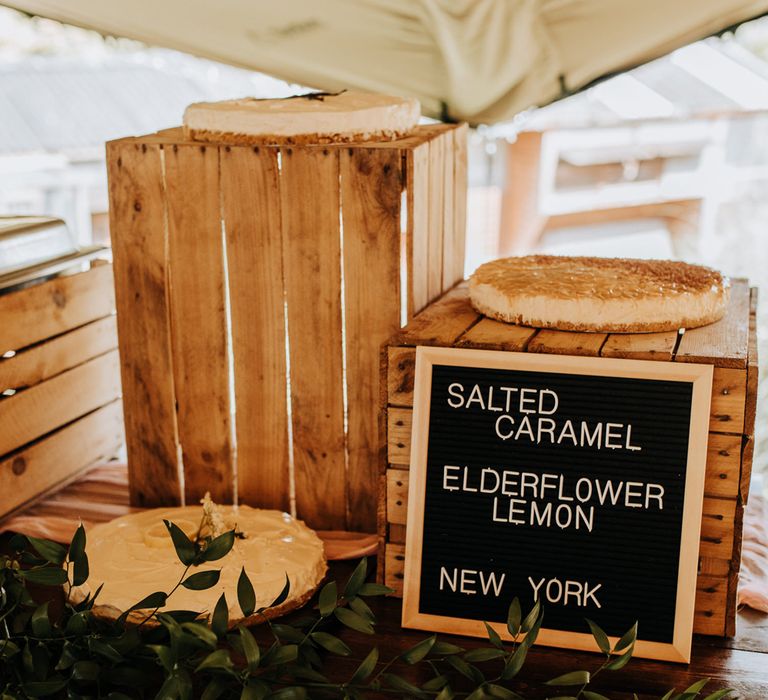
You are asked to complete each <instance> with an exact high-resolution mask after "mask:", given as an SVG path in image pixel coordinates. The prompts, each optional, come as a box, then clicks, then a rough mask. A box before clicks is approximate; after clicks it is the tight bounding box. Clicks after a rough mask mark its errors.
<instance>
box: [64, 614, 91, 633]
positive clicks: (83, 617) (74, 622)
mask: <svg viewBox="0 0 768 700" xmlns="http://www.w3.org/2000/svg"><path fill="white" fill-rule="evenodd" d="M90 614H91V612H90V610H83V611H82V612H79V613H75V614H74V615H72V617H70V618H69V620H67V625H66V627H65V631H66V633H67V634H72V635H75V636H78V637H79V636H81V635H83V634H85V633H86V632H87V631H88V616H89V615H90Z"/></svg>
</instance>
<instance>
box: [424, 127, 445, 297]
mask: <svg viewBox="0 0 768 700" xmlns="http://www.w3.org/2000/svg"><path fill="white" fill-rule="evenodd" d="M445 155H446V154H445V143H444V141H443V139H442V138H436V139H432V140H431V141H430V142H429V187H428V191H427V210H428V215H429V221H428V222H427V261H428V267H427V299H428V301H430V302H431V301H434V300H435V299H437V298H438V297H439V296H440V295H441V294H442V293H443V292H444V291H445V290H444V288H443V238H444V231H445V229H444V228H443V226H444V216H445V208H444V204H443V202H444V200H445V192H444V185H445Z"/></svg>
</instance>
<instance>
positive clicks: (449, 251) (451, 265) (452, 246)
mask: <svg viewBox="0 0 768 700" xmlns="http://www.w3.org/2000/svg"><path fill="white" fill-rule="evenodd" d="M454 131H455V129H454V130H453V131H447V132H446V133H444V134H443V135H442V136H440V138H439V139H437V140H439V141H441V142H442V144H443V225H442V230H441V236H440V238H441V245H442V247H443V251H442V255H441V257H442V263H443V269H442V273H441V280H442V282H441V285H440V286H441V292H447V291H448V290H449V289H451V288H452V287H453V286H454V285H455V284H456V283H457V282H460V281H461V280H463V279H464V275H463V274H459V275H457V274H456V268H457V263H458V260H457V258H461V259H462V260H463V258H464V251H463V250H462V249H461V248H460V247H459V245H458V243H459V242H458V240H457V236H458V233H457V230H456V222H455V221H454V214H455V211H456V203H455V199H454V188H453V169H454V148H453V137H454V133H453V132H454ZM462 272H463V271H462Z"/></svg>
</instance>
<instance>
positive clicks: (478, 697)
mask: <svg viewBox="0 0 768 700" xmlns="http://www.w3.org/2000/svg"><path fill="white" fill-rule="evenodd" d="M486 697H487V695H486V693H485V686H484V685H481V686H480V687H478V688H475V689H474V690H473V691H472V692H471V693H470V694H469V695H467V700H484V699H485V698H486Z"/></svg>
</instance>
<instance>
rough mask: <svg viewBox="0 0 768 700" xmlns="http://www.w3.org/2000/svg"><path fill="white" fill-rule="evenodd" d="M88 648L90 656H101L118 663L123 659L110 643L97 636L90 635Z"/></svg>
mask: <svg viewBox="0 0 768 700" xmlns="http://www.w3.org/2000/svg"><path fill="white" fill-rule="evenodd" d="M88 650H89V651H90V652H91V655H92V656H101V657H102V658H104V659H107V660H108V661H112V662H113V663H119V662H120V661H122V660H123V657H122V655H121V654H120V653H119V652H118V651H117V650H115V648H114V647H113V646H112V645H111V644H108V643H107V642H105V641H103V640H101V639H98V638H97V637H90V638H89V639H88Z"/></svg>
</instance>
